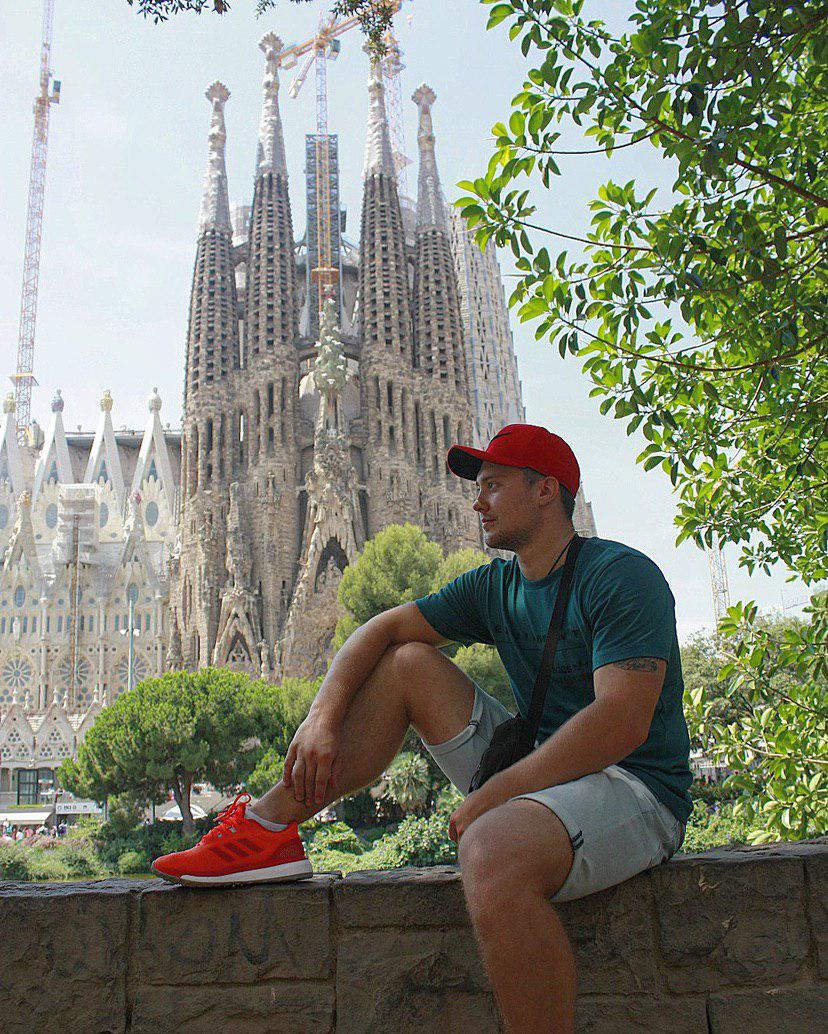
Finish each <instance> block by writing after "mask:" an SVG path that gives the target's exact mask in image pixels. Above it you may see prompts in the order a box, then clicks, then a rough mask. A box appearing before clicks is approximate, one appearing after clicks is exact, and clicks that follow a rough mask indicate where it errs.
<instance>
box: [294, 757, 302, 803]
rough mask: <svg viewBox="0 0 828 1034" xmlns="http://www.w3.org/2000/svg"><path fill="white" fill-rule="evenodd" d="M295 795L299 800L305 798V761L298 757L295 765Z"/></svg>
mask: <svg viewBox="0 0 828 1034" xmlns="http://www.w3.org/2000/svg"><path fill="white" fill-rule="evenodd" d="M293 796H294V797H295V798H296V800H297V801H300V802H301V801H303V800H304V799H305V762H304V761H303V760H302V758H297V760H296V764H295V765H294V766H293Z"/></svg>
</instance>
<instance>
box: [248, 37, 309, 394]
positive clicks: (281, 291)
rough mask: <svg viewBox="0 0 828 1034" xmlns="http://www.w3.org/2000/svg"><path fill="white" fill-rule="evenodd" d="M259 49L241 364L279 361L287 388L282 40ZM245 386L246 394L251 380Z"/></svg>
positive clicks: (289, 253)
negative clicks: (260, 92)
mask: <svg viewBox="0 0 828 1034" xmlns="http://www.w3.org/2000/svg"><path fill="white" fill-rule="evenodd" d="M259 46H260V48H261V50H262V51H263V52H264V55H265V76H264V83H263V86H264V101H263V107H262V120H261V128H260V130H259V148H258V160H257V162H256V181H255V185H254V188H253V207H252V209H251V212H250V238H249V240H250V243H249V245H248V248H249V250H248V261H247V285H246V290H247V295H246V300H245V310H246V311H245V341H246V348H245V366H246V367H248V368H249V369H254V368H255V369H256V370H257V371H258V372H261V371H262V369H263V365H264V364H267V363H269V362H271V361H275V362H277V363H279V364H280V368H279V370H278V372H279V373H280V374H286V375H288V376H289V378H290V382H291V390H292V386H293V381H294V372H295V371H293V370H290V371H289V370H288V369H287V368H286V367H285V365H284V364H286V363H287V364H295V361H296V348H295V341H296V336H297V318H296V261H295V258H294V252H293V248H294V241H293V219H292V216H291V211H290V196H289V194H288V184H287V165H286V164H285V143H284V139H283V137H282V120H281V118H280V116H279V74H278V68H277V57H278V54H279V51H280V50H281V48H282V41H281V40H280V39H279V37H278V36H276V35H275V34H274V33H272V32H271V33H268V34H267V35H266V36H265V37H264V38H263V39H262V41H261V43H260V44H259ZM271 372H273V373H276V372H277V371H275V370H273V371H271ZM248 386H249V387H250V389H251V392H252V390H253V384H252V382H251V383H250V384H249V385H248Z"/></svg>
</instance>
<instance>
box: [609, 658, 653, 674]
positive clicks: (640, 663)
mask: <svg viewBox="0 0 828 1034" xmlns="http://www.w3.org/2000/svg"><path fill="white" fill-rule="evenodd" d="M658 662H659V658H658V657H631V658H630V659H629V660H627V661H616V662H615V664H613V665H611V667H613V668H622V669H623V670H624V671H656V669H657V668H658Z"/></svg>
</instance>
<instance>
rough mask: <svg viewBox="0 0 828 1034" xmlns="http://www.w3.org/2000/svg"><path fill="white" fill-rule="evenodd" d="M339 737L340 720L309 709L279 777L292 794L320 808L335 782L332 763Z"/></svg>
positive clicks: (337, 751)
mask: <svg viewBox="0 0 828 1034" xmlns="http://www.w3.org/2000/svg"><path fill="white" fill-rule="evenodd" d="M341 741H342V723H341V722H338V721H336V720H334V719H331V718H330V717H328V716H326V715H325V714H324V713H323V712H316V713H314V712H313V711H311V713H310V714H309V715H308V716H307V718H306V719H305V720H304V722H302V724H301V725H300V726H299V728H298V729H297V730H296V735H295V736H294V737H293V739H292V741H291V744H290V747H289V748H288V752H287V757H286V758H285V768H284V772H283V773H282V780H283V782H284V784H285V786H292V787H293V796H294V797H295V798H296V800H297V801H299V802H300V803H302V802H304V803H305V804H306V805H307V806H308V807H309V808H310V807H317V808H321V807H322V805H323V804H324V803H325V799H326V797H327V796H328V791H329V790H333V789H334V788H335V785H336V779H335V773H334V771H333V770H334V766H335V764H336V760H337V758H338V756H339V748H340V744H341Z"/></svg>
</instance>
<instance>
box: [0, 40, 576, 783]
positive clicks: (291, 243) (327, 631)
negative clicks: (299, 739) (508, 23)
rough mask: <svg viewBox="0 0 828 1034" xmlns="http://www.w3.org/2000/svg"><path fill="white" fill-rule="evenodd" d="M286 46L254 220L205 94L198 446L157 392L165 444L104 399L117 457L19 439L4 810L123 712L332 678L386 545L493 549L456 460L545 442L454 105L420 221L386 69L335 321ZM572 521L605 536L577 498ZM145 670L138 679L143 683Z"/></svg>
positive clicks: (3, 443) (60, 442) (1, 507)
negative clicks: (179, 695) (532, 417)
mask: <svg viewBox="0 0 828 1034" xmlns="http://www.w3.org/2000/svg"><path fill="white" fill-rule="evenodd" d="M281 46H282V44H281V41H280V40H279V39H278V37H276V36H275V35H273V34H269V35H267V36H265V37H264V39H263V40H262V42H261V49H262V51H263V52H264V58H265V73H264V82H263V94H264V96H263V106H262V113H261V120H260V124H259V136H258V145H257V155H256V170H255V181H254V184H253V199H252V204H251V205H249V206H246V205H242V206H238V207H236V208H234V209H233V210H232V211H231V208H230V205H229V200H228V197H229V192H228V185H227V174H226V169H225V148H226V142H227V134H226V129H225V121H224V109H225V104H226V102H227V100H228V98H229V92H228V90H227V89H226V88H225V86H224V85H223V84H221V83H218V82H217V83H214V84H213V85H212V86H211V87H210V88H209V89H208V91H207V94H206V96H207V99H208V101H209V102H210V106H211V117H210V125H209V133H208V157H207V172H206V176H205V181H204V191H203V198H202V203H201V211H200V216H199V226H198V241H197V245H196V257H195V268H194V272H193V280H192V288H191V297H190V310H189V326H188V329H187V336H186V357H185V369H184V416H183V426H182V428H181V430H180V431H174V430H170V428H169V426H167V427H166V428H165V427H164V426H163V425H162V423H161V418H160V411H161V407H162V403H161V399H160V398H159V397H158V394H157V392H155V391H153V394H152V395H151V397H150V399H149V417H148V421H147V424H146V427H145V430H144V431H143V433H142V434H140V433H137V432H125V431H123V432H117V431H115V429H114V425H113V419H112V409H113V400H112V398H111V396H110V395H109V393H108V392H105V393H104V395H103V398H102V401H101V416H100V421H99V424H98V427H97V430H96V431H95V433H94V434H91V433H85V432H81V431H78V432H76V433H68V432H67V431H66V429H65V427H64V422H63V412H64V400H63V398H62V397H61V395H60V393H59V392H58V393H57V394H56V396H55V399H54V401H53V403H52V419H51V422H50V424H49V426H48V428H47V430H46V431H45V433H44V432H43V431H42V430H41V429H40V428H39V427H38V425H37V424H36V423H33V424H32V426H31V428H30V430H29V434H28V441H27V443H26V444H25V445H22V446H19V445H18V441H17V427H16V422H15V414H14V400H13V397H11V396H10V397H9V398H8V399H7V400H6V402H5V405H4V418H3V423H2V428H0V549H2V550H3V551H4V559H3V565H2V570H0V754H1V755H2V764H1V765H0V802H3V801H4V800H6V799H7V798H8V800H9V801H11V800H12V798H16V800H17V802H22V803H29V802H32V803H33V801H30V799H31V795H32V794H33V793H35V792H36V791H35V787H36V785H37V784H38V783H40V784H42V783H43V781H44V778H46V780H48V778H49V774H50V773H52V772H53V770H54V768H55V766H56V765H57V764H59V762H60V761H61V760H62V759H63V758H65V757H67V756H70V755H71V754H73V753H74V752H75V751H76V749H77V746H78V743H79V742H80V740H81V739H82V738H83V735H84V733H85V731H86V729H87V728H88V727H89V725H90V724H91V723H92V722H93V721H94V718H95V716H96V715H97V713H98V712H99V711H100V709H101V708H102V707H105V706H106V705H107V704H108V703H111V702H112V701H113V700H114V699H115V698H116V697H117V695H118V694H119V693H120V692H122V691H123V690H124V689H125V688H126V687H127V685H128V683H129V680H130V677H131V679H132V681H133V682H137V681H140V679H142V678H145V677H147V676H149V675H152V674H158V673H160V672H162V671H163V670H165V669H167V668H179V667H188V668H195V667H198V666H205V665H209V664H213V665H223V666H229V667H232V668H234V669H237V670H241V671H245V672H249V673H251V674H254V675H256V676H262V677H265V678H270V679H279V678H283V677H286V676H291V675H306V676H311V675H315V674H322V673H324V672H325V671H326V670H327V665H328V663H329V661H330V657H331V645H330V644H331V638H332V635H333V631H334V627H335V625H336V622H337V619H338V617H339V616H341V614H342V613H344V611H343V610H342V608H341V605H340V604H339V603H338V602H337V587H338V584H339V581H340V579H341V576H342V572H343V570H344V569H345V567H346V566H347V565H348V564H350V563H352V562H353V561H354V560H355V559H356V557H357V556H358V554H359V553H360V551H361V550H362V548H363V546H364V544H365V542H366V540H367V539H369V538H371V537H372V536H373V535H375V534H376V533H377V532H378V531H379V530H381V529H382V528H384V527H386V526H387V525H389V524H391V523H405V522H407V521H409V522H412V523H415V524H418V525H420V526H421V527H422V528H423V529H424V531H425V533H426V535H427V536H428V537H429V538H430V539H432V540H433V541H436V542H438V543H439V544H440V545H441V546H442V547H443V549H444V550H445V551H446V552H448V551H452V550H455V549H459V548H462V547H467V546H468V547H474V548H477V549H481V550H482V549H483V545H482V539H481V536H480V531H479V527H478V521H477V517H476V514H475V513H474V512H473V510H472V508H471V504H472V501H473V492H474V489H473V486H472V485H471V484H470V483H468V482H464V481H461V480H460V479H458V478H456V477H454V475H452V474H451V473H450V472H449V470H448V468H447V466H446V463H445V455H446V452H447V450H448V448H449V446H450V445H451V444H452V443H453V442H455V441H456V442H466V443H472V444H477V445H481V444H482V445H484V446H485V444H486V443H487V442H488V441H489V439H490V438H491V437H492V436H493V435H494V434H495V433H496V431H497V430H498V428H499V427H501V426H502V425H503V424H505V423H510V422H515V421H524V420H525V419H526V417H525V411H524V408H523V403H522V397H521V384H520V381H519V379H518V373H517V363H516V360H515V354H514V347H513V343H512V336H511V332H510V329H509V321H508V311H507V306H506V303H505V298H504V292H503V286H502V283H501V278H500V271H499V268H498V265H497V260H496V257H495V253H494V249H493V248H492V247H491V246H489V247H488V248H487V249H486V250H485V251H480V249H479V248H478V247H477V245H476V244H475V243H474V241H473V240H472V239H471V237H470V235H469V233H468V231H467V230H466V228H465V225H464V224H463V223H462V221H461V220H459V219H458V217H457V215H456V213H454V212H453V211H452V210H451V209H450V208H449V207H448V206H447V204H446V201H445V198H444V195H443V191H442V187H441V184H440V178H439V175H438V171H437V162H436V157H435V136H434V129H433V125H432V114H431V112H432V106H433V104H434V101H435V94H434V91H433V90H431V89H430V88H429V87H428V86H426V85H422V86H420V87H419V88H418V89H417V90H416V91H415V93H414V95H413V98H412V100H413V102H414V103H415V104H416V106H417V108H418V112H419V125H418V134H417V141H418V150H419V176H418V190H417V200H416V207H415V206H414V205H413V204H412V203H411V202H409V201H408V199H407V198H406V197H404V196H402V197H401V196H400V192H399V190H398V179H397V169H396V166H395V159H394V154H393V152H392V147H391V141H390V134H389V126H388V119H387V115H386V107H385V97H384V86H383V76H382V74H381V71H380V69H379V67H378V65H377V64H376V63H374V64H372V70H371V74H370V78H369V83H368V98H369V101H368V124H367V132H366V144H365V163H364V169H363V194H362V212H361V224H360V234H359V243H358V245H357V244H354V243H352V242H351V241H350V240H349V239H348V238H347V236H346V233H345V230H346V223H345V213H344V211H343V210H341V208H340V201H339V176H338V155H337V138H336V137H335V136H331V137H329V138H328V142H327V156H326V162H327V163H328V165H329V167H330V175H331V183H330V191H329V193H330V213H329V215H330V219H329V225H330V227H331V237H332V240H331V244H330V250H331V256H332V261H333V264H334V266H335V268H336V271H337V275H336V276H335V277H334V278H332V280H333V283H332V285H331V288H330V290H329V291H328V297H327V301H326V302H325V304H324V306H323V310H322V312H321V313H320V311H319V304H318V300H317V299H318V285H317V283H316V282H315V279H314V275H313V273H314V270H316V269H317V268H318V267H319V266H320V255H319V239H318V238H319V234H318V232H317V227H318V225H319V220H318V218H317V215H318V213H317V211H316V205H317V195H316V189H315V187H316V162H317V158H318V157H319V155H318V153H317V152H318V149H319V141H318V140H317V138H316V137H315V136H308V137H307V140H306V153H305V163H306V165H305V176H306V184H307V188H306V195H307V209H308V212H307V222H308V228H307V230H306V232H305V234H304V236H302V237H300V238H298V239H297V237H296V235H295V233H294V228H293V217H292V213H291V204H290V199H289V194H288V163H287V157H286V154H285V145H284V138H283V131H282V121H281V115H280V109H279V69H278V55H279V52H280V50H281ZM575 523H576V527H577V528H578V530H579V531H580V532H581V533H582V534H585V535H594V534H595V533H596V532H595V525H594V521H593V516H592V510H591V506H590V504H589V503H587V502H586V501H585V499H584V497H583V494H582V493H580V492H579V496H578V499H577V501H576V512H575ZM130 658H131V660H130Z"/></svg>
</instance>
